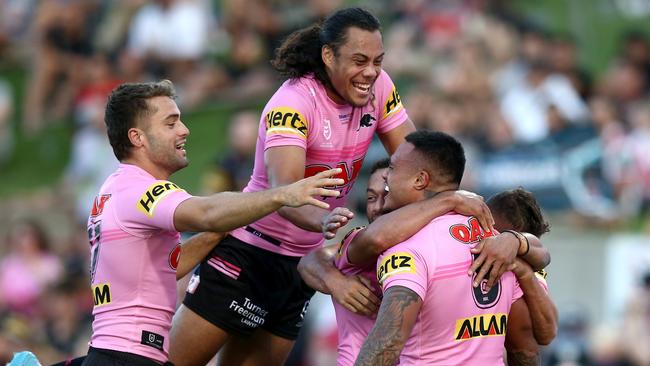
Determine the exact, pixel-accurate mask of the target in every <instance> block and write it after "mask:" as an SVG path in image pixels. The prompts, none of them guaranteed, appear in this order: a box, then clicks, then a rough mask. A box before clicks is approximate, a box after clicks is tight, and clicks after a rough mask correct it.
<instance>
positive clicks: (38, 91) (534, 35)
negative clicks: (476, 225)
mask: <svg viewBox="0 0 650 366" xmlns="http://www.w3.org/2000/svg"><path fill="white" fill-rule="evenodd" d="M348 3H350V2H349V1H343V0H309V1H297V0H220V1H212V0H114V1H112V0H41V1H37V0H0V60H2V63H3V64H5V67H6V64H9V65H15V67H23V68H26V75H28V77H27V80H26V84H25V85H24V86H23V87H21V88H20V89H19V90H17V88H12V86H11V84H10V83H9V82H8V81H7V80H3V79H2V77H1V76H0V169H2V167H3V165H4V164H5V163H6V162H7V161H8V160H9V159H10V158H11V155H12V152H13V150H14V147H15V140H16V134H17V133H21V134H25V135H34V134H38V133H39V132H40V131H42V130H43V128H44V127H46V126H47V125H48V124H52V123H60V121H61V120H67V119H71V120H72V121H73V131H74V137H73V146H72V148H71V156H70V162H69V165H68V168H67V169H66V171H65V174H64V177H63V178H62V180H63V182H64V183H65V184H62V185H61V186H62V187H67V188H66V191H65V192H63V194H62V195H61V196H60V197H48V198H47V199H42V198H41V197H35V198H33V199H32V201H31V202H19V203H14V206H10V209H14V208H16V209H17V211H20V210H19V209H18V207H19V206H22V205H31V207H32V208H36V209H37V210H38V209H40V208H42V206H43V205H47V204H48V203H47V202H49V204H50V205H52V206H57V207H59V205H60V207H61V209H62V210H64V211H65V212H68V213H69V217H70V219H69V222H65V223H63V225H65V226H66V229H64V230H62V231H61V230H60V229H59V231H57V232H56V233H54V234H50V233H48V230H50V229H51V228H52V225H51V224H50V225H43V222H39V221H35V220H33V219H22V218H21V219H16V220H13V221H11V222H9V223H8V225H6V226H7V227H8V228H9V229H10V230H8V232H7V233H6V235H5V236H4V238H3V239H4V240H3V241H4V244H5V245H3V246H1V247H0V258H1V259H0V364H3V363H4V362H5V361H6V360H7V358H8V357H10V355H11V351H13V350H16V349H25V348H29V349H32V350H35V352H36V353H37V354H39V356H40V357H41V358H42V359H45V360H48V361H56V360H62V359H64V358H65V357H67V356H71V355H80V354H84V353H85V351H86V347H87V343H86V342H87V340H88V335H89V332H90V329H89V324H90V323H89V320H90V318H89V313H90V310H91V309H92V299H91V297H90V296H88V294H89V292H88V285H87V284H88V279H87V268H88V267H87V264H88V263H87V262H88V253H87V251H88V247H87V240H86V233H85V219H86V217H87V214H88V212H89V210H90V205H91V202H92V197H93V195H94V194H95V192H96V190H97V188H98V186H99V185H100V184H101V182H103V180H104V179H105V177H106V176H107V175H108V174H109V173H110V172H111V171H112V170H113V169H114V168H115V167H116V165H117V161H116V160H115V158H114V156H113V154H112V151H111V148H110V145H108V141H107V139H106V136H105V127H104V124H103V109H104V106H105V101H106V97H107V95H108V94H109V93H110V91H111V90H112V89H113V88H114V87H115V86H116V85H118V84H119V83H121V82H123V81H145V80H158V79H161V78H168V79H170V80H172V81H173V82H174V84H175V85H176V87H177V90H178V92H179V99H178V102H179V105H180V107H181V109H182V110H183V111H184V112H185V111H188V110H189V111H191V110H193V109H195V108H200V107H201V106H205V105H206V104H209V103H214V102H215V101H219V102H238V101H254V103H252V104H255V105H259V104H263V103H264V102H265V100H266V98H268V96H269V95H270V93H272V92H273V91H274V90H275V88H276V87H277V86H278V84H279V81H280V80H279V79H278V77H277V76H276V74H275V73H274V72H273V70H272V69H271V67H270V64H269V62H268V61H269V59H270V58H271V57H272V55H273V50H274V49H275V48H276V47H277V46H278V45H279V43H280V42H281V40H282V39H283V38H284V37H285V36H286V35H288V34H289V33H290V32H292V31H293V30H296V29H298V28H301V27H304V26H306V25H308V24H310V23H312V22H314V21H317V20H318V19H321V18H322V17H323V16H324V15H326V14H328V13H330V12H331V11H332V10H333V9H336V8H339V7H341V6H343V5H345V4H348ZM355 3H356V2H355ZM511 3H512V2H509V1H487V0H465V1H451V0H437V1H427V0H393V1H390V0H381V1H380V0H376V1H368V2H361V3H360V4H361V5H363V6H366V7H367V8H369V9H370V10H371V11H372V12H374V13H375V14H376V15H377V16H378V17H379V18H380V19H381V21H382V24H383V39H384V48H385V49H386V51H387V52H386V57H385V60H384V69H386V70H387V71H388V72H389V74H390V75H391V77H392V78H393V79H394V81H395V82H396V84H397V85H398V87H399V90H400V92H401V97H402V101H403V102H404V104H405V106H406V108H407V110H408V113H409V115H410V117H411V119H412V120H413V121H414V122H415V123H416V124H417V126H418V127H421V128H429V129H434V130H440V131H444V132H447V133H450V134H453V135H454V136H456V137H458V138H460V139H461V140H462V141H463V143H464V145H465V149H466V151H467V154H468V170H467V173H466V177H465V180H464V182H463V185H464V187H465V188H467V189H472V190H476V191H479V192H481V193H483V194H484V195H489V194H490V193H492V192H496V191H499V190H501V189H505V188H512V187H515V186H518V185H522V186H524V187H526V188H527V189H530V190H531V191H533V192H535V193H536V194H538V195H539V198H540V201H541V203H542V205H544V206H545V207H546V208H547V209H554V208H560V209H564V210H571V211H572V212H576V213H578V214H580V215H581V216H582V217H586V218H588V219H589V220H590V222H601V223H603V224H606V225H613V226H619V227H620V226H624V225H625V223H626V222H629V221H630V219H634V218H635V219H636V220H637V221H639V222H641V223H642V224H641V226H645V227H646V230H650V224H648V220H647V217H648V208H649V207H650V94H649V92H650V41H649V39H648V37H647V36H646V35H645V34H643V33H641V32H636V31H629V32H628V33H625V34H623V35H621V38H620V44H619V48H618V52H617V53H616V54H615V55H613V56H612V57H611V58H610V59H609V61H608V64H607V65H606V68H605V71H604V72H600V73H597V74H596V73H591V72H590V71H589V70H587V69H586V68H585V67H584V62H583V60H581V59H580V56H581V54H580V52H579V51H580V44H579V42H578V40H577V39H576V38H575V37H574V36H573V35H570V34H562V35H556V34H552V33H551V32H549V30H548V29H546V28H544V27H543V26H542V25H540V24H535V23H534V22H531V21H529V20H528V19H527V18H526V17H525V16H523V15H522V14H520V13H518V12H516V11H513V10H512V9H511V7H510V6H509V5H511ZM23 89H24V97H23V98H22V99H21V100H23V101H24V102H23V103H22V105H16V103H15V100H17V93H18V92H22V90H23ZM17 116H20V118H18V117H17ZM258 122H259V110H242V111H240V112H237V113H234V114H233V117H232V118H231V121H230V131H229V139H228V140H229V143H230V148H229V150H228V152H227V153H226V154H223V155H220V156H216V157H215V159H214V165H213V168H212V169H209V170H208V171H206V172H205V174H204V176H203V177H201V182H202V187H203V188H202V189H203V191H204V192H202V193H210V192H218V191H223V190H240V189H241V188H242V187H243V186H244V185H245V184H246V183H247V181H248V178H249V176H250V172H251V171H252V164H253V157H254V149H255V139H256V135H257V126H258ZM204 153H206V154H210V152H204ZM383 154H384V152H383V149H382V148H381V147H376V148H374V149H371V152H370V153H369V155H368V157H367V160H366V164H364V166H368V165H371V164H370V163H372V161H373V160H378V159H379V158H381V157H383ZM497 171H498V174H497V173H496V172H497ZM359 184H363V183H362V182H360V183H359ZM197 193H198V192H197ZM44 201H46V203H44ZM1 218H3V219H4V218H7V217H6V216H3V217H1ZM52 238H54V239H52ZM649 283H650V282H648V283H646V289H645V290H644V291H646V292H647V291H648V290H647V286H648V284H649ZM645 296H646V297H645V299H650V295H648V294H647V293H645ZM630 306H631V307H634V308H635V309H637V312H641V313H642V314H643V315H640V316H639V317H638V321H637V322H641V323H642V325H643V324H644V326H641V325H638V324H637V328H638V329H637V331H638V332H640V333H642V334H641V335H639V336H638V337H640V339H648V332H649V331H648V329H650V306H648V304H647V303H645V304H644V305H635V303H632V304H631V305H630ZM569 318H570V319H573V318H571V317H569ZM577 323H578V324H577V325H576V324H574V323H568V324H566V327H567V329H568V330H567V331H566V332H568V333H564V334H569V335H570V334H571V333H570V332H571V331H572V329H573V330H575V329H579V328H580V326H581V325H580V324H579V322H577ZM572 327H573V328H572ZM635 329H636V328H635ZM561 334H563V333H561ZM323 337H324V338H318V339H320V340H317V341H315V342H316V343H318V342H321V343H318V346H317V347H318V348H322V349H324V348H327V347H326V346H323V345H324V344H325V345H326V344H331V343H332V342H331V340H330V341H328V339H329V338H327V337H329V335H325V336H323ZM643 337H645V338H643ZM569 338H570V337H569ZM334 344H335V343H334ZM585 347H586V348H584V350H583V349H582V348H580V347H578V349H579V351H580V352H577V353H575V352H574V353H575V354H577V355H579V356H580V357H583V358H581V359H580V360H582V361H580V360H577V359H576V362H577V363H574V364H598V365H624V364H633V365H649V364H650V356H649V353H648V352H650V351H648V349H649V348H648V347H645V349H646V354H641V355H638V354H636V353H635V352H631V351H630V352H628V348H629V347H628V348H626V347H623V346H621V347H617V348H616V349H615V351H612V352H610V353H608V354H607V357H600V356H599V355H598V354H596V353H594V352H591V351H590V350H589V349H588V347H587V346H585ZM551 350H553V348H552V347H551ZM574 351H575V350H574ZM583 351H584V352H583ZM553 352H555V351H553ZM562 352H564V353H562ZM567 352H569V351H566V350H564V349H560V350H557V355H556V356H557V357H555V356H553V357H547V358H546V359H547V360H551V361H549V364H553V365H555V364H558V365H559V364H562V365H568V364H569V363H566V360H565V359H562V357H560V356H562V355H565V353H567ZM569 353H570V352H569ZM612 353H613V355H612ZM637 353H638V352H637ZM641 353H643V352H641ZM558 355H559V356H558ZM567 357H568V356H567ZM324 358H325V359H327V357H324ZM565 358H566V357H565ZM624 360H627V361H624ZM563 362H564V363H563ZM626 362H628V363H626ZM316 363H317V361H314V360H312V361H311V362H306V363H305V364H316Z"/></svg>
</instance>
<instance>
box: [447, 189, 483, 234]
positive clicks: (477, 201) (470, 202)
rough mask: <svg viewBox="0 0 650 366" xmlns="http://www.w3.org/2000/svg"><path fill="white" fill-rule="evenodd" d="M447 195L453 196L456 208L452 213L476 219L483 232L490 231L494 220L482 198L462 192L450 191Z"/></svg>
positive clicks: (471, 193)
mask: <svg viewBox="0 0 650 366" xmlns="http://www.w3.org/2000/svg"><path fill="white" fill-rule="evenodd" d="M445 193H447V192H445ZM449 194H452V195H454V196H455V200H456V206H455V207H454V211H456V212H458V213H459V214H461V215H466V216H474V217H476V218H477V219H478V222H479V223H480V224H481V227H482V228H483V230H484V231H487V232H491V231H492V229H493V226H494V218H493V217H492V212H490V209H489V208H488V206H487V205H486V204H485V200H484V199H483V196H480V195H478V194H476V193H473V192H469V191H463V190H458V191H451V192H449Z"/></svg>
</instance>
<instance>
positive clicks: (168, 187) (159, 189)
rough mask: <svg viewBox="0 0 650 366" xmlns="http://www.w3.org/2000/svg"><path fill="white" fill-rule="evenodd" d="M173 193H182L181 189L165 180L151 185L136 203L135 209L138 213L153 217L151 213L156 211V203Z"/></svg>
mask: <svg viewBox="0 0 650 366" xmlns="http://www.w3.org/2000/svg"><path fill="white" fill-rule="evenodd" d="M174 191H183V189H182V188H180V187H179V186H177V185H176V184H174V183H172V182H168V181H166V180H160V181H157V182H156V183H154V184H152V185H151V186H150V187H149V188H148V189H147V191H146V192H144V194H143V195H142V197H140V201H138V204H137V205H136V208H137V209H138V211H140V212H142V213H143V214H145V215H147V216H149V217H151V216H153V211H154V210H155V209H156V206H157V205H158V203H159V202H160V201H161V200H162V199H163V198H165V197H167V195H169V194H170V193H172V192H174Z"/></svg>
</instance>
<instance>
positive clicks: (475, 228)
mask: <svg viewBox="0 0 650 366" xmlns="http://www.w3.org/2000/svg"><path fill="white" fill-rule="evenodd" d="M449 233H450V234H451V236H452V237H453V238H454V239H456V240H458V241H459V242H461V243H464V244H473V243H478V242H479V241H481V239H483V238H485V237H488V236H493V235H494V233H493V232H492V231H483V229H482V228H481V224H480V223H479V222H478V219H477V218H476V217H470V218H469V220H468V221H467V224H456V225H452V226H451V227H450V228H449Z"/></svg>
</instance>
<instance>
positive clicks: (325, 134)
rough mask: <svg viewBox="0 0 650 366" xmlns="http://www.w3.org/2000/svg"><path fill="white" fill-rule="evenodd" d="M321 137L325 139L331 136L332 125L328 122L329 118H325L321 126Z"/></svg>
mask: <svg viewBox="0 0 650 366" xmlns="http://www.w3.org/2000/svg"><path fill="white" fill-rule="evenodd" d="M323 137H325V139H326V140H329V139H330V137H332V125H331V124H330V120H329V119H326V120H325V125H324V126H323Z"/></svg>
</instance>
